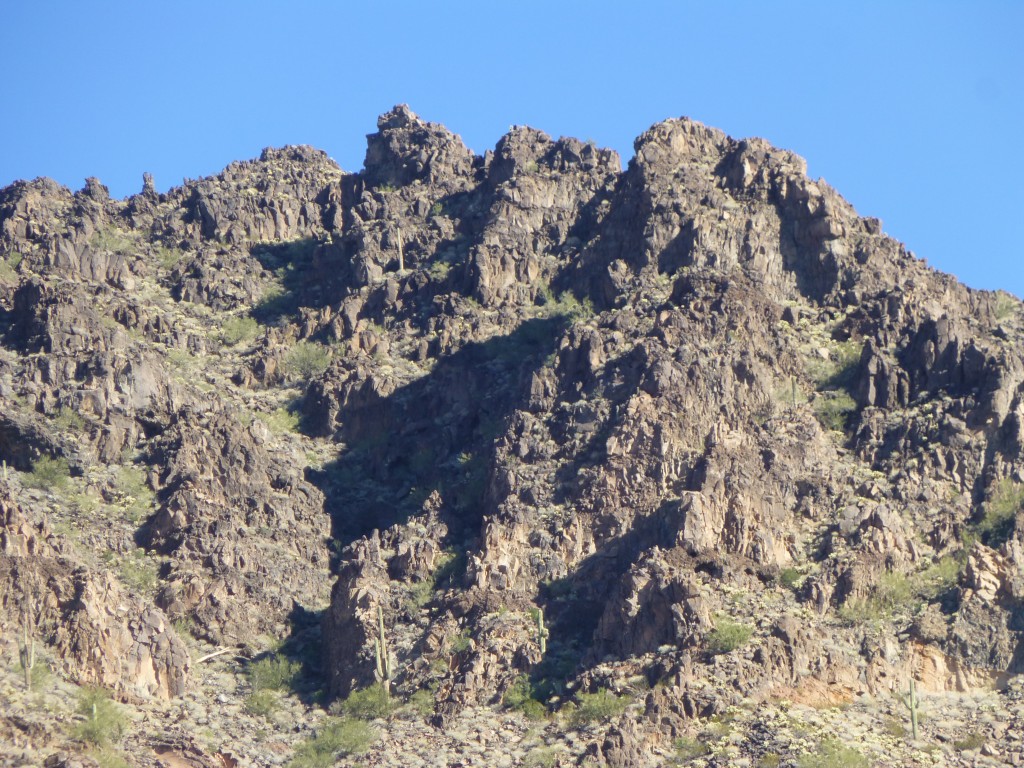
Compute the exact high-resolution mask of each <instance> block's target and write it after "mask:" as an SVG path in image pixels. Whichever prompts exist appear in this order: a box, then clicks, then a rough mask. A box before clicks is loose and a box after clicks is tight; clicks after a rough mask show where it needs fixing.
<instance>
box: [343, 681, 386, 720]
mask: <svg viewBox="0 0 1024 768" xmlns="http://www.w3.org/2000/svg"><path fill="white" fill-rule="evenodd" d="M337 708H338V709H340V710H341V711H342V712H343V713H345V714H346V715H348V716H349V717H354V718H356V719H357V720H375V719H377V718H378V717H388V716H389V715H390V714H391V711H392V704H391V697H390V696H389V695H388V692H387V691H386V690H385V689H384V686H383V685H380V684H378V685H371V686H370V687H369V688H363V689H362V690H359V691H352V693H350V694H349V695H348V698H347V699H345V700H344V701H342V702H341V703H340V704H338V705H337Z"/></svg>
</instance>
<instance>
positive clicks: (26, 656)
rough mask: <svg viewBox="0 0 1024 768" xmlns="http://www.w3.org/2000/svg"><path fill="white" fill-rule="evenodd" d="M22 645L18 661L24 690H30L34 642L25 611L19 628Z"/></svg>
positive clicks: (33, 665)
mask: <svg viewBox="0 0 1024 768" xmlns="http://www.w3.org/2000/svg"><path fill="white" fill-rule="evenodd" d="M21 632H22V644H21V648H19V649H18V660H19V661H20V662H21V669H22V671H24V673H25V690H29V691H30V690H32V669H33V668H34V667H35V665H36V640H35V637H34V636H33V633H32V623H31V618H30V617H29V614H28V611H27V610H26V611H25V613H24V616H23V620H22V626H21Z"/></svg>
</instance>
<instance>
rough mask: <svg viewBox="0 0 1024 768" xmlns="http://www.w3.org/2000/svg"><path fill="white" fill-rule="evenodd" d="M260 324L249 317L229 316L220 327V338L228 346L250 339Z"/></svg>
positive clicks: (254, 335) (257, 331)
mask: <svg viewBox="0 0 1024 768" xmlns="http://www.w3.org/2000/svg"><path fill="white" fill-rule="evenodd" d="M259 330H260V324H259V323H257V322H256V321H255V320H254V319H253V318H251V317H229V318H228V319H227V320H225V321H224V323H223V325H221V328H220V340H221V341H222V342H223V343H224V344H226V345H227V346H229V347H233V346H235V345H236V344H242V343H243V342H249V341H252V340H253V339H254V338H256V334H257V333H259Z"/></svg>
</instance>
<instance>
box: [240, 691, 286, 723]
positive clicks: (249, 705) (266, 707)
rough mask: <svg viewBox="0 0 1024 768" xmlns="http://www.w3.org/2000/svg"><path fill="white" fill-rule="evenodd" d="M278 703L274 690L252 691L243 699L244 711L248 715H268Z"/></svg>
mask: <svg viewBox="0 0 1024 768" xmlns="http://www.w3.org/2000/svg"><path fill="white" fill-rule="evenodd" d="M279 703H280V702H279V701H278V695H277V693H276V692H275V691H253V692H252V693H250V694H249V695H248V696H247V697H246V699H245V711H246V712H248V713H249V714H250V715H257V716H259V717H270V716H271V715H272V714H273V713H274V710H276V709H277V707H278V704H279Z"/></svg>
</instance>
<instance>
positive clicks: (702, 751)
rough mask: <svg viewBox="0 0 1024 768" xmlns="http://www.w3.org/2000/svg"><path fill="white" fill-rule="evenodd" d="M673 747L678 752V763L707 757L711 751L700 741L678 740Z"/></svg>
mask: <svg viewBox="0 0 1024 768" xmlns="http://www.w3.org/2000/svg"><path fill="white" fill-rule="evenodd" d="M672 746H673V747H674V748H675V750H676V761H677V763H685V762H687V761H688V760H693V759H694V758H697V757H701V756H703V755H706V754H707V753H708V752H710V751H711V749H710V747H708V745H707V744H705V743H704V742H703V741H700V740H699V739H688V738H681V739H676V740H675V741H674V742H673V743H672Z"/></svg>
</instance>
